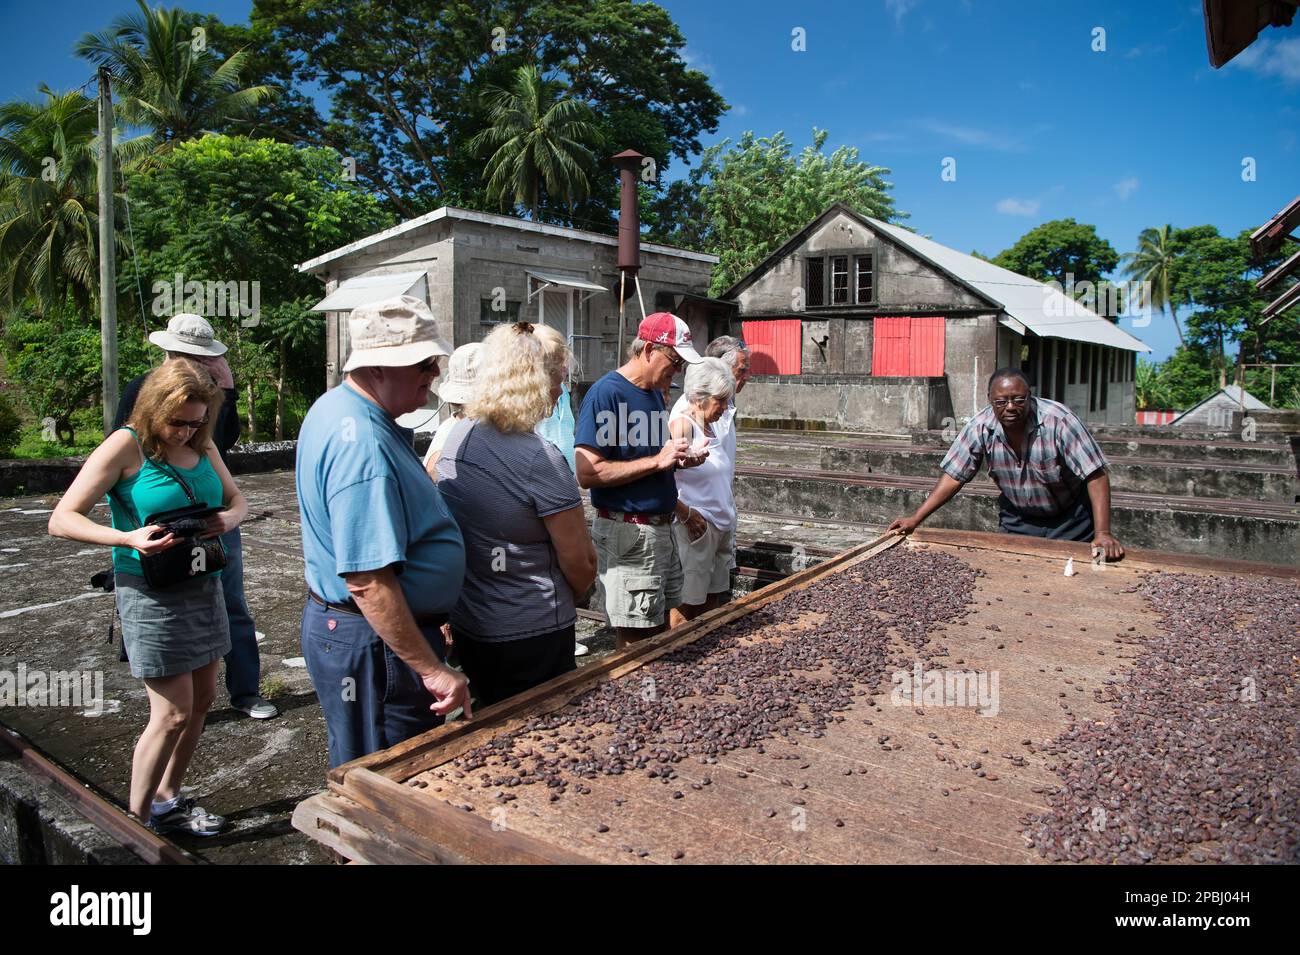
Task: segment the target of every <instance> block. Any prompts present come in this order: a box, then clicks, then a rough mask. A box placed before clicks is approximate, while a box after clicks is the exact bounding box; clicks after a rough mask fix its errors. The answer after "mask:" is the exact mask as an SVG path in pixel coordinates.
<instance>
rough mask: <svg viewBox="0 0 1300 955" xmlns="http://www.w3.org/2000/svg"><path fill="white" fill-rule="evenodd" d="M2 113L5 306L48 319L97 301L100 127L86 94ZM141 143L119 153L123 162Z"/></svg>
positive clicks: (0, 225)
mask: <svg viewBox="0 0 1300 955" xmlns="http://www.w3.org/2000/svg"><path fill="white" fill-rule="evenodd" d="M40 95H41V96H42V97H43V100H41V101H39V102H35V103H27V102H21V101H18V102H11V103H5V104H3V105H0V283H3V287H2V288H0V304H3V305H5V306H6V307H8V308H13V307H15V306H16V305H17V304H18V303H20V302H21V301H23V300H24V299H26V298H27V297H29V296H30V297H32V298H33V299H34V300H35V302H36V303H37V304H38V307H39V308H40V309H41V311H43V312H53V311H57V310H59V309H61V308H62V307H63V305H64V303H65V301H67V300H68V299H69V298H71V301H72V303H73V304H74V306H75V307H76V308H78V309H80V310H83V311H86V310H88V309H89V308H90V303H91V301H92V300H95V299H97V298H98V294H97V292H96V289H97V287H98V277H97V273H96V270H97V268H98V262H99V257H98V252H97V249H98V229H99V211H98V208H99V186H98V181H97V179H96V176H97V174H98V159H97V156H98V139H97V125H98V119H97V117H96V114H95V103H94V101H93V100H90V99H87V98H86V97H85V96H83V95H82V94H81V93H76V92H74V93H55V92H53V91H51V90H50V89H49V88H48V87H46V86H42V87H41V88H40ZM145 148H147V144H145V143H142V142H141V141H140V140H138V139H137V140H130V141H127V142H119V143H116V144H115V145H114V151H115V153H116V156H117V159H118V161H119V162H129V161H131V160H132V159H134V158H135V157H137V156H138V155H139V154H140V153H141V152H142V151H143V150H144V149H145Z"/></svg>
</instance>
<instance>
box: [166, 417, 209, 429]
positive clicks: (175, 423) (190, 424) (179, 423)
mask: <svg viewBox="0 0 1300 955" xmlns="http://www.w3.org/2000/svg"><path fill="white" fill-rule="evenodd" d="M207 423H208V419H207V418H206V417H204V418H200V419H199V420H197V421H186V420H185V419H184V418H171V419H169V420H168V421H167V424H169V425H170V426H171V427H173V428H189V429H190V430H191V431H198V430H199V428H201V427H203V426H204V425H205V424H207Z"/></svg>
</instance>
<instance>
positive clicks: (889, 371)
mask: <svg viewBox="0 0 1300 955" xmlns="http://www.w3.org/2000/svg"><path fill="white" fill-rule="evenodd" d="M871 373H872V374H873V375H878V376H885V377H902V376H925V377H938V376H941V375H942V374H943V318H942V316H940V317H935V318H929V317H927V318H911V317H909V316H905V315H878V316H876V319H875V322H874V328H873V331H872V337H871Z"/></svg>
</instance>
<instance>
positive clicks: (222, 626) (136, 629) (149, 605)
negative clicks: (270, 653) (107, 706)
mask: <svg viewBox="0 0 1300 955" xmlns="http://www.w3.org/2000/svg"><path fill="white" fill-rule="evenodd" d="M116 579H117V589H116V591H115V592H116V594H117V613H118V616H119V617H121V619H122V643H123V645H124V646H125V647H126V655H127V658H128V659H129V660H130V661H131V675H132V676H133V677H136V678H137V679H144V678H153V677H164V676H178V675H180V674H182V673H192V672H193V671H195V670H197V669H199V667H203V666H207V665H208V664H209V663H211V662H212V661H213V660H217V659H219V658H221V657H223V656H225V655H226V654H227V653H229V652H230V623H229V621H228V620H227V619H226V601H225V597H224V595H223V593H222V590H221V577H220V575H218V574H212V575H209V576H207V577H198V578H195V579H193V580H187V581H185V582H184V583H180V584H177V585H175V586H174V587H166V588H159V589H156V590H155V589H153V588H151V587H150V586H149V585H148V584H146V583H145V580H144V578H143V577H137V576H135V575H134V574H124V573H121V572H119V573H118V574H117V577H116Z"/></svg>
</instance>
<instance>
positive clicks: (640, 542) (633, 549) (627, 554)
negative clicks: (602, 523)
mask: <svg viewBox="0 0 1300 955" xmlns="http://www.w3.org/2000/svg"><path fill="white" fill-rule="evenodd" d="M645 532H646V528H645V525H643V524H627V523H623V522H621V521H620V522H619V523H618V524H617V525H616V530H615V532H614V551H615V555H616V556H617V557H618V560H619V563H624V562H627V561H628V560H629V559H630V558H631V557H632V556H633V555H634V554H636V553H638V552H639V551H641V550H643V549H644V541H645Z"/></svg>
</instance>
